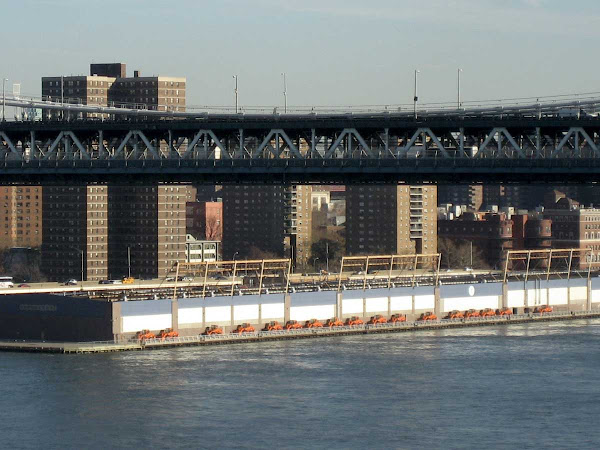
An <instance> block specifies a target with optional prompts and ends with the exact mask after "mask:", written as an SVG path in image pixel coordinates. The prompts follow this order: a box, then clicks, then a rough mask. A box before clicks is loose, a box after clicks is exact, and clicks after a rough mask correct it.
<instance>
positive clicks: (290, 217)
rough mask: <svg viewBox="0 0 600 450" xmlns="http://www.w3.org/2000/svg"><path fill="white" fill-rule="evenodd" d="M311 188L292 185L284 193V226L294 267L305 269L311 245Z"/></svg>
mask: <svg viewBox="0 0 600 450" xmlns="http://www.w3.org/2000/svg"><path fill="white" fill-rule="evenodd" d="M311 197H312V186H309V185H296V184H293V185H291V186H288V187H286V188H285V191H284V209H285V211H284V214H285V219H284V226H285V234H286V236H287V240H288V241H289V243H288V246H289V252H286V253H288V254H289V256H290V258H291V259H292V261H293V264H294V266H295V267H306V265H307V264H308V261H309V259H310V257H311V245H312V206H311V205H312V204H311V201H312V199H311Z"/></svg>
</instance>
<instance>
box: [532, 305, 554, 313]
mask: <svg viewBox="0 0 600 450" xmlns="http://www.w3.org/2000/svg"><path fill="white" fill-rule="evenodd" d="M552 311H553V308H552V306H548V305H542V306H538V307H537V308H535V311H533V312H534V313H536V314H547V313H551V312H552Z"/></svg>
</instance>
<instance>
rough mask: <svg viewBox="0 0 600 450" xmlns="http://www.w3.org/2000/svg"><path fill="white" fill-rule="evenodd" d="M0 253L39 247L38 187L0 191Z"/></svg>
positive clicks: (40, 209) (0, 188)
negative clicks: (0, 251) (1, 250)
mask: <svg viewBox="0 0 600 450" xmlns="http://www.w3.org/2000/svg"><path fill="white" fill-rule="evenodd" d="M0 202H2V203H1V204H2V208H1V209H0V213H1V215H0V227H1V228H0V249H8V248H12V247H32V248H35V247H40V246H41V245H42V235H43V233H42V230H43V228H42V226H43V225H42V187H41V186H2V187H0Z"/></svg>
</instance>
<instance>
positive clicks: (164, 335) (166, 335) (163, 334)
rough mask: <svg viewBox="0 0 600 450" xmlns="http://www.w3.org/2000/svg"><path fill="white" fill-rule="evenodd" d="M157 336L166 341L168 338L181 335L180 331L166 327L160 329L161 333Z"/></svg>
mask: <svg viewBox="0 0 600 450" xmlns="http://www.w3.org/2000/svg"><path fill="white" fill-rule="evenodd" d="M156 337H157V338H158V339H162V340H163V341H164V340H165V339H167V338H176V337H179V333H178V332H177V331H174V330H173V328H165V329H164V330H160V333H158V335H157V336H156Z"/></svg>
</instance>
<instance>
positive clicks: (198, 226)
mask: <svg viewBox="0 0 600 450" xmlns="http://www.w3.org/2000/svg"><path fill="white" fill-rule="evenodd" d="M186 233H187V234H191V235H192V236H194V238H196V239H201V240H209V241H221V240H222V239H223V202H222V201H219V202H197V201H188V202H186Z"/></svg>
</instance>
